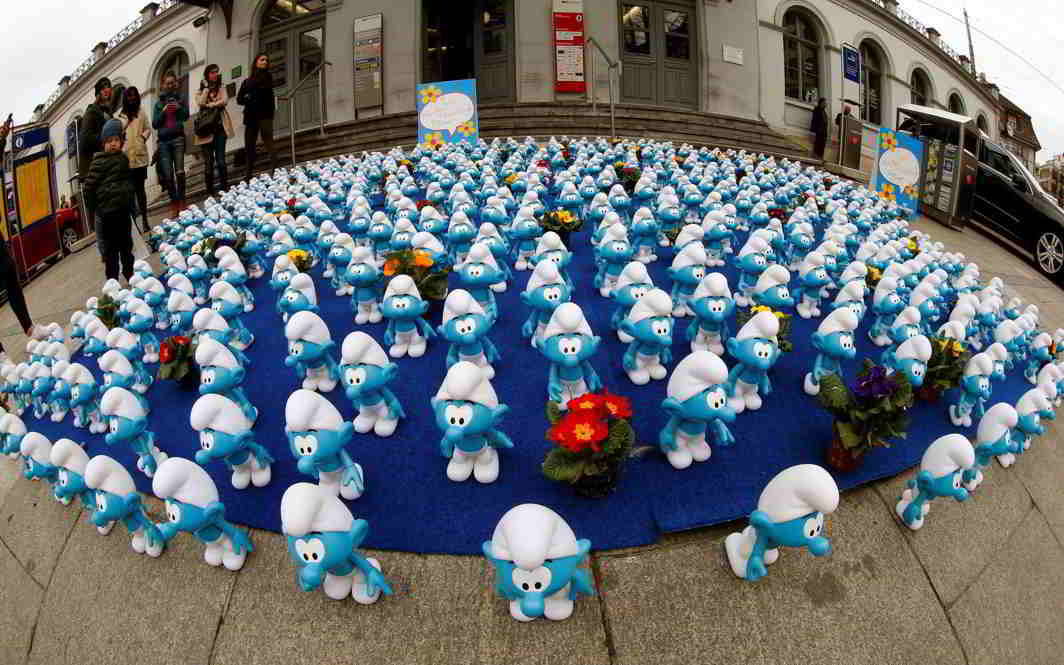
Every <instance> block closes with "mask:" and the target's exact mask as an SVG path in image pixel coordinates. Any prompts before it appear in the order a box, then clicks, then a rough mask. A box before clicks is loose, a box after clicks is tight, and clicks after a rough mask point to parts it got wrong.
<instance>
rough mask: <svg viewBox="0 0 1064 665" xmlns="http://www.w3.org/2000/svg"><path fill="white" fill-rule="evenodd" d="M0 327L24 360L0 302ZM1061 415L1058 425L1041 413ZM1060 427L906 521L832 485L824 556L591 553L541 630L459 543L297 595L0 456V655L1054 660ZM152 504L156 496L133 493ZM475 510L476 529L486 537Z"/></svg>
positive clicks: (1016, 264) (884, 499) (70, 283)
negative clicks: (563, 617)
mask: <svg viewBox="0 0 1064 665" xmlns="http://www.w3.org/2000/svg"><path fill="white" fill-rule="evenodd" d="M915 226H916V228H919V229H921V230H924V231H926V232H928V233H930V234H931V235H932V236H933V237H934V238H935V239H938V240H942V241H943V242H945V243H946V245H947V247H948V248H950V249H951V250H953V251H960V252H963V253H965V254H966V255H967V256H968V258H969V259H971V260H973V261H976V262H977V263H978V264H979V265H980V266H981V268H982V273H983V277H984V279H988V278H989V277H992V276H1000V277H1001V278H1002V279H1003V280H1004V281H1005V283H1006V284H1007V285H1008V286H1009V287H1011V288H1013V289H1014V290H1015V291H1017V292H1018V294H1019V295H1020V296H1021V297H1022V298H1024V300H1025V301H1027V302H1034V303H1036V304H1037V305H1038V306H1039V307H1040V308H1041V311H1042V317H1043V324H1044V326H1046V327H1049V328H1050V329H1052V328H1055V327H1057V326H1062V325H1064V299H1062V298H1061V290H1060V288H1059V287H1057V286H1056V285H1054V284H1052V283H1051V282H1049V281H1048V280H1045V279H1044V278H1042V277H1041V276H1040V275H1039V274H1038V273H1037V271H1036V270H1035V269H1034V268H1033V267H1032V266H1031V265H1030V264H1029V263H1028V262H1027V261H1025V260H1024V259H1022V258H1019V257H1017V256H1015V255H1014V254H1012V253H1010V252H1009V251H1007V250H1004V249H1002V248H1001V247H999V246H998V245H996V244H995V243H994V242H993V241H991V240H990V239H988V238H987V237H985V236H983V235H981V234H980V233H978V232H977V231H975V230H973V229H969V230H967V231H965V232H963V233H958V232H955V231H951V230H948V229H946V228H944V227H942V226H939V225H937V224H934V223H932V222H929V221H926V220H921V221H920V222H918V223H916V225H915ZM102 281H103V280H102V265H101V264H100V262H99V255H98V254H97V253H96V250H95V248H94V247H90V248H88V249H86V250H84V251H82V252H80V253H78V254H75V255H73V256H71V257H68V258H66V259H64V260H63V261H61V262H60V263H58V264H57V265H55V266H53V267H52V268H50V269H49V270H48V271H47V272H45V273H44V274H43V275H42V276H40V277H38V278H37V279H36V280H34V281H33V282H32V283H31V284H30V285H29V286H28V288H27V290H26V292H27V299H28V301H29V303H30V308H31V312H32V313H33V315H34V318H35V320H36V321H38V322H42V323H46V322H48V321H52V320H57V321H61V322H63V323H65V322H66V321H67V319H68V318H69V316H70V313H71V312H72V311H73V310H74V309H77V308H79V307H82V306H83V304H84V301H85V299H86V298H87V297H89V296H90V295H93V294H94V293H96V292H97V291H98V289H99V286H100V284H101V283H102ZM0 341H2V342H3V343H4V345H5V346H6V347H7V348H8V352H9V353H10V354H11V356H12V357H13V358H14V359H16V360H18V359H20V358H21V357H22V356H23V355H24V346H25V341H26V340H25V338H24V336H23V335H22V332H21V330H20V329H19V327H18V325H17V324H16V322H15V320H14V317H13V315H12V313H11V311H10V308H7V307H4V308H2V309H0ZM1058 422H1059V421H1058ZM1062 434H1064V430H1062V428H1061V425H1059V424H1057V423H1053V424H1052V425H1051V426H1050V427H1049V428H1048V430H1047V432H1046V434H1045V435H1044V436H1042V437H1040V438H1039V439H1037V440H1036V442H1035V444H1034V446H1033V447H1032V449H1031V450H1030V451H1029V452H1028V453H1026V454H1025V455H1024V456H1023V457H1022V458H1021V459H1020V461H1019V463H1018V464H1017V465H1016V466H1015V467H1013V468H1012V469H1010V470H1004V469H1001V468H1000V467H998V466H996V465H995V466H994V467H993V468H992V469H991V471H990V472H989V473H988V474H987V480H986V482H985V483H984V485H983V486H982V487H981V488H980V490H979V492H978V493H977V494H976V495H975V496H974V497H973V498H972V499H971V500H969V501H968V502H967V503H965V504H956V503H954V502H948V501H941V502H937V503H936V506H935V510H934V519H933V520H931V521H929V523H928V525H927V527H926V528H924V529H922V530H921V531H919V532H911V531H909V529H907V528H905V527H903V526H901V525H900V524H899V523H898V522H897V520H896V519H895V518H894V514H893V504H894V501H895V499H896V496H897V494H898V492H899V488H900V487H901V485H902V484H903V482H904V480H905V479H906V478H907V477H908V475H910V474H908V473H907V474H902V476H899V477H895V478H890V479H886V480H883V481H881V482H878V483H874V484H872V485H868V486H865V487H862V488H859V489H856V490H854V491H851V492H847V493H845V494H844V496H843V501H842V504H841V505H840V507H839V510H838V512H837V513H836V514H835V515H833V516H832V517H831V518H830V520H829V523H828V524H829V526H828V531H829V535H830V536H831V538H832V540H833V543H834V547H835V550H834V553H833V554H832V555H831V556H830V557H826V558H823V559H816V560H813V559H812V557H811V556H810V555H808V554H807V553H804V552H795V551H793V550H792V551H786V552H784V554H783V556H782V557H781V559H780V562H779V563H778V564H776V565H775V566H773V567H772V570H771V571H770V574H769V575H768V577H767V578H765V579H764V580H762V581H760V582H758V583H756V584H750V583H747V582H743V581H740V580H738V579H736V578H735V577H734V576H733V575H732V574H731V572H730V570H729V569H728V568H727V565H726V563H725V560H724V555H723V550H722V543H723V539H724V537H725V536H726V535H727V533H729V531H731V530H733V529H734V528H736V526H739V525H736V524H732V525H718V526H715V527H708V528H705V529H697V530H693V531H689V532H684V533H678V534H669V535H667V536H665V537H664V538H662V540H661V542H659V543H657V544H655V545H651V546H647V547H640V548H633V549H629V550H616V551H607V552H596V553H594V556H593V560H592V572H593V573H594V577H595V583H596V587H597V589H598V596H596V597H595V598H592V599H582V600H580V601H578V603H577V609H576V611H575V612H574V614H573V617H572V618H570V619H569V620H568V621H565V622H561V623H551V622H547V621H546V620H540V621H536V622H533V623H531V624H520V623H517V622H515V621H513V620H511V619H510V617H509V613H508V612H507V609H506V604H505V602H504V601H503V600H501V599H499V598H497V597H496V596H494V595H493V591H492V588H491V586H492V585H491V579H492V571H491V570H490V568H489V567H488V565H487V563H486V562H485V561H484V560H483V559H481V558H476V557H456V556H437V555H421V554H409V553H400V552H374V553H373V555H374V556H375V557H377V558H378V559H380V561H381V562H382V564H383V566H384V570H385V573H386V574H387V575H388V576H389V577H390V578H391V579H392V580H394V581H395V583H396V586H397V590H398V592H399V593H398V595H397V596H395V597H393V598H388V599H385V600H383V601H381V602H379V603H377V604H376V605H371V606H360V605H357V604H355V603H353V602H342V603H338V602H335V601H331V600H328V599H326V598H325V597H324V595H323V594H321V593H320V592H317V593H302V592H300V591H299V589H298V586H297V585H296V581H295V572H294V567H293V566H292V565H291V564H290V563H289V562H288V561H287V558H286V556H287V555H286V552H285V545H284V540H283V538H282V537H281V536H280V535H278V534H274V533H269V532H259V531H256V532H254V533H253V534H252V537H253V539H254V542H255V547H256V550H255V552H254V553H253V554H252V555H251V556H250V557H249V559H248V562H247V565H246V566H245V567H244V569H243V570H241V571H240V572H238V573H230V572H227V571H225V570H218V569H214V568H211V567H209V566H207V565H205V564H204V563H202V559H201V557H202V550H201V548H200V547H199V546H198V545H197V544H196V543H195V542H194V541H193V539H192V538H191V537H189V536H183V537H180V538H178V539H177V540H175V541H174V542H173V543H172V545H171V546H170V547H169V548H168V549H167V551H166V553H165V554H164V555H163V557H161V558H160V559H157V560H156V559H148V558H146V557H143V556H140V555H137V554H134V553H133V551H132V550H131V549H130V547H129V542H128V539H127V538H126V536H125V535H124V533H123V532H122V529H120V528H119V529H116V530H115V532H114V533H112V535H110V536H108V537H101V536H99V535H98V534H97V533H96V531H95V529H93V528H92V527H91V526H90V525H88V524H87V514H85V513H84V511H82V510H81V509H80V508H77V507H73V506H72V507H68V508H64V507H62V506H60V505H59V504H58V503H56V502H55V501H54V500H53V499H52V498H51V496H50V494H49V492H48V489H47V487H46V486H45V485H43V484H42V483H34V482H28V481H25V480H22V479H16V469H15V465H14V464H13V463H12V462H10V461H9V460H7V459H4V460H3V461H0V576H2V577H0V580H2V581H0V607H2V608H4V611H2V612H0V665H6V664H9V663H10V664H12V665H14V664H18V663H47V664H48V665H61V664H63V663H77V664H78V665H86V664H87V665H95V664H97V663H99V664H101V665H102V664H104V663H107V664H122V663H131V664H136V665H151V664H154V663H188V664H198V663H217V664H228V663H278V664H282V663H283V664H288V663H292V662H309V663H346V662H358V663H359V664H360V665H371V664H374V663H388V664H395V663H434V664H435V663H452V662H453V663H496V662H504V661H519V662H521V663H524V664H529V665H530V664H532V663H551V664H552V665H555V664H561V663H580V664H592V663H648V662H654V663H655V664H656V665H666V664H668V663H699V662H707V663H712V662H738V663H766V664H767V663H773V664H779V665H786V664H790V663H795V664H798V663H801V664H804V663H840V664H846V665H856V664H858V663H877V664H893V663H898V664H904V663H936V664H939V665H948V664H953V663H971V664H973V665H974V664H982V663H987V664H995V665H997V664H1004V663H1008V664H1009V665H1021V664H1025V663H1031V664H1039V665H1041V664H1049V663H1061V662H1064V655H1062V654H1064V490H1062V483H1061V479H1062V478H1064V436H1062ZM148 505H149V508H150V509H151V510H153V511H154V512H155V517H156V519H162V515H161V504H160V503H159V502H157V501H155V500H154V499H152V500H149V501H148ZM490 529H491V525H485V535H486V536H487V535H488V534H489V533H490Z"/></svg>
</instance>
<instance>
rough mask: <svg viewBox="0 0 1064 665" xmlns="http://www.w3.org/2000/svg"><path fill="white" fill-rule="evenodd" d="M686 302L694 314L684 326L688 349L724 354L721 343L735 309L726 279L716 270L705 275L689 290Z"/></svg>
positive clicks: (727, 331) (722, 343)
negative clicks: (688, 298)
mask: <svg viewBox="0 0 1064 665" xmlns="http://www.w3.org/2000/svg"><path fill="white" fill-rule="evenodd" d="M688 305H689V306H690V308H691V311H692V313H693V314H694V317H695V318H694V320H693V321H691V325H689V326H688V327H687V339H688V340H689V341H690V342H691V350H692V351H712V352H713V353H715V354H717V355H718V356H721V355H724V344H725V343H726V342H727V340H728V337H729V336H730V334H731V333H730V331H729V329H728V319H730V318H731V315H732V313H733V312H734V311H735V301H734V300H733V299H732V293H731V289H730V288H728V279H727V278H726V277H725V276H724V275H722V274H721V273H719V272H713V273H710V274H708V275H706V276H705V277H703V278H702V281H701V282H699V283H698V286H697V287H696V288H695V292H694V293H693V294H691V299H690V301H689V302H688Z"/></svg>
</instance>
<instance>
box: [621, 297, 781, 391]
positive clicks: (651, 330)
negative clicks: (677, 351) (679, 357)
mask: <svg viewBox="0 0 1064 665" xmlns="http://www.w3.org/2000/svg"><path fill="white" fill-rule="evenodd" d="M672 310H673V307H672V298H670V297H669V294H667V293H665V292H664V291H662V290H661V289H653V290H652V291H650V292H648V293H647V294H646V295H645V296H643V297H642V298H640V299H639V300H638V301H637V302H636V303H635V305H633V306H632V310H631V311H630V312H629V313H628V318H626V319H625V320H624V321H623V322H622V323H621V330H622V331H623V332H624V333H625V334H627V335H628V336H629V337H631V338H632V341H631V342H630V343H629V344H628V350H627V351H626V352H625V354H624V360H623V361H622V365H623V367H624V371H625V372H626V373H627V374H628V378H629V379H630V380H631V381H632V383H634V384H635V385H637V386H642V385H645V384H647V383H649V382H650V380H651V379H653V380H655V381H661V380H662V379H664V378H665V375H666V374H668V370H667V369H665V365H666V364H668V363H669V362H670V361H671V360H672V350H671V348H670V347H671V346H672V326H673V321H672ZM773 318H775V317H773Z"/></svg>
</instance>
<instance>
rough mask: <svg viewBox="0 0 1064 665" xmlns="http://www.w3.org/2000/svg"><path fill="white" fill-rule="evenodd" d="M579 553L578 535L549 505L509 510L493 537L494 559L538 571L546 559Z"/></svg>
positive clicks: (518, 507) (521, 506)
mask: <svg viewBox="0 0 1064 665" xmlns="http://www.w3.org/2000/svg"><path fill="white" fill-rule="evenodd" d="M579 551H580V548H579V545H578V544H577V541H576V534H575V533H573V529H572V527H570V526H569V525H568V524H566V522H565V520H564V519H562V517H561V515H559V514H558V513H556V512H554V511H553V510H551V509H550V508H547V507H546V506H541V505H539V504H535V503H523V504H521V505H518V506H514V507H513V508H511V509H510V510H508V511H506V514H505V515H503V516H502V519H500V520H499V523H498V524H496V525H495V531H494V532H493V533H492V535H491V556H492V557H494V558H496V559H498V560H500V561H512V562H513V563H514V564H516V565H517V566H518V567H519V568H522V569H524V570H535V569H536V568H539V567H540V566H541V565H543V562H544V561H546V560H547V559H561V558H564V557H568V556H574V555H576V554H578V553H579Z"/></svg>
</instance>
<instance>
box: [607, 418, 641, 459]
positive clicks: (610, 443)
mask: <svg viewBox="0 0 1064 665" xmlns="http://www.w3.org/2000/svg"><path fill="white" fill-rule="evenodd" d="M634 439H635V432H634V431H633V430H632V426H631V425H630V424H628V421H627V420H614V421H613V424H611V425H610V434H609V436H607V437H606V440H605V441H604V442H603V444H602V451H603V452H604V453H605V454H606V455H609V456H619V455H626V454H627V453H628V450H629V449H630V448H631V447H632V441H633V440H634Z"/></svg>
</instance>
